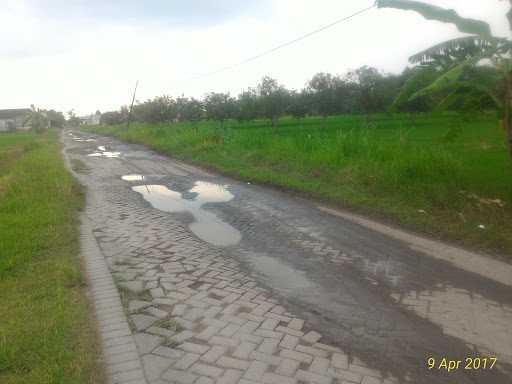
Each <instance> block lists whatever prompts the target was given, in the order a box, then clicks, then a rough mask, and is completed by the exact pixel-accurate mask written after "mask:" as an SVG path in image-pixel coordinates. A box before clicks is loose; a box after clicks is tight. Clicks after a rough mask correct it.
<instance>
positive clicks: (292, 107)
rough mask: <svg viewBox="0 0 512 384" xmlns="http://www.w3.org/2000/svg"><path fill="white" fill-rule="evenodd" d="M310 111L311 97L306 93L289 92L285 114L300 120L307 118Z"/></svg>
mask: <svg viewBox="0 0 512 384" xmlns="http://www.w3.org/2000/svg"><path fill="white" fill-rule="evenodd" d="M310 109H311V97H310V96H309V95H308V94H307V92H306V91H304V90H303V91H302V92H297V91H291V92H290V99H289V104H288V108H287V109H286V112H287V113H289V114H290V115H292V116H293V117H294V118H296V119H298V120H300V119H303V118H304V117H306V116H307V114H308V112H309V111H310Z"/></svg>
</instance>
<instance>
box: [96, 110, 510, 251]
mask: <svg viewBox="0 0 512 384" xmlns="http://www.w3.org/2000/svg"><path fill="white" fill-rule="evenodd" d="M94 131H95V132H98V133H101V134H106V135H112V136H116V137H118V138H120V139H122V140H125V141H128V142H135V143H142V144H145V145H147V146H149V147H151V148H153V149H155V150H157V151H159V152H162V153H165V154H168V155H170V156H172V157H175V158H179V159H183V160H187V161H189V162H192V163H195V164H198V165H202V166H206V167H208V168H211V169H215V170H218V171H220V172H223V173H225V174H228V175H232V176H236V177H239V178H242V179H244V180H247V181H257V182H261V183H268V184H273V185H277V186H280V187H285V188H287V189H291V190H295V191H299V192H303V193H306V194H308V195H311V196H315V197H319V198H324V199H327V200H329V201H330V202H332V203H336V204H339V205H342V206H345V207H350V208H352V209H355V210H357V211H360V212H363V213H370V214H372V215H374V216H378V217H382V218H388V219H392V221H394V222H397V223H401V224H404V225H405V226H407V227H410V228H414V229H419V230H421V231H423V232H426V233H430V234H433V235H436V236H440V237H442V238H445V239H451V240H455V241H458V242H459V243H462V244H466V245H471V246H473V247H476V248H480V249H487V250H493V251H496V252H497V253H508V254H511V253H512V182H511V181H512V166H511V164H510V160H509V158H508V156H507V150H506V148H505V145H504V143H503V133H502V130H501V128H500V127H499V125H498V121H497V119H496V116H495V115H494V114H475V115H463V114H462V115H461V114H458V113H442V114H431V113H429V114H423V115H418V116H410V115H406V114H397V115H375V116H372V118H371V119H370V120H368V118H367V117H365V116H341V117H340V116H339V117H329V118H326V119H324V118H318V117H312V118H305V119H302V120H300V121H298V120H296V119H292V118H283V119H281V120H280V122H279V129H278V130H276V129H274V128H273V127H272V126H271V124H270V123H269V122H268V121H266V120H261V121H254V122H251V123H245V124H240V123H238V122H236V121H233V120H229V121H227V122H225V124H224V128H220V126H219V124H218V123H216V122H209V121H203V122H199V123H190V122H189V123H179V124H172V125H169V124H158V125H157V124H142V123H135V124H132V126H131V127H130V129H129V130H126V128H125V126H124V125H120V126H111V127H106V126H104V127H98V128H96V129H95V130H94Z"/></svg>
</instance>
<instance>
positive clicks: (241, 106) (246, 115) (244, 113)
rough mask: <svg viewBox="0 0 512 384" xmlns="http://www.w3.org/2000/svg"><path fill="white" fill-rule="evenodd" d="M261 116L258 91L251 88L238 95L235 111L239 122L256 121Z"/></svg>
mask: <svg viewBox="0 0 512 384" xmlns="http://www.w3.org/2000/svg"><path fill="white" fill-rule="evenodd" d="M259 114H260V110H259V103H258V94H257V92H256V89H254V88H249V89H248V90H246V91H244V92H242V93H241V94H240V95H238V99H237V101H236V111H235V117H236V119H237V120H238V121H240V122H242V121H250V120H254V119H256V118H257V117H258V116H259Z"/></svg>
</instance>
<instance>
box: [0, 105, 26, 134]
mask: <svg viewBox="0 0 512 384" xmlns="http://www.w3.org/2000/svg"><path fill="white" fill-rule="evenodd" d="M30 112H31V110H30V109H29V108H22V109H0V132H9V131H16V130H21V131H28V130H29V129H30V128H31V124H30V121H29V117H30Z"/></svg>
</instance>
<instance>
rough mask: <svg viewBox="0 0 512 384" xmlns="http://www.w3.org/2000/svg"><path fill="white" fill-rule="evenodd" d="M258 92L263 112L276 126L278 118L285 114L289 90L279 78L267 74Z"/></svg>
mask: <svg viewBox="0 0 512 384" xmlns="http://www.w3.org/2000/svg"><path fill="white" fill-rule="evenodd" d="M258 93H259V97H260V99H259V101H260V106H261V112H262V114H263V116H264V117H265V118H267V119H269V120H270V122H271V124H272V126H273V127H275V126H276V125H277V121H278V119H279V118H280V117H281V116H283V114H284V112H285V111H286V108H287V106H288V100H289V93H288V90H287V89H286V88H285V87H283V86H282V85H280V84H279V83H278V82H277V80H275V79H272V78H270V77H268V76H265V77H263V79H262V80H261V82H260V84H259V85H258Z"/></svg>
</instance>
